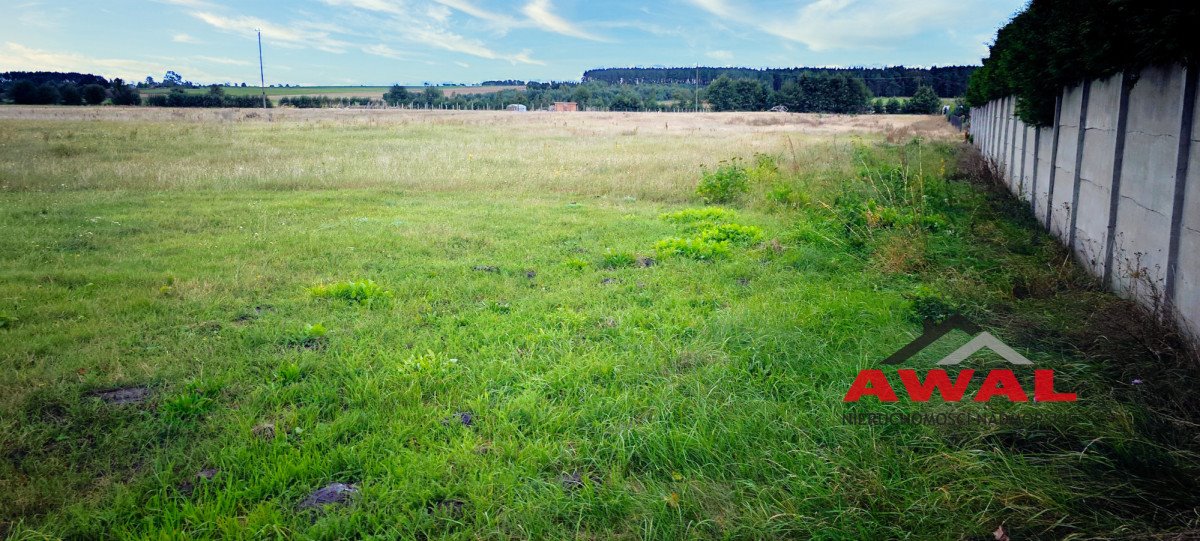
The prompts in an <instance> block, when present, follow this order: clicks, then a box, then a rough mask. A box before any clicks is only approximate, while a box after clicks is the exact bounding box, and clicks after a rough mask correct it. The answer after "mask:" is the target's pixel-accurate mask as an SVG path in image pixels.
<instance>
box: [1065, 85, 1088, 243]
mask: <svg viewBox="0 0 1200 541" xmlns="http://www.w3.org/2000/svg"><path fill="white" fill-rule="evenodd" d="M1091 94H1092V81H1091V80H1087V81H1084V82H1083V93H1082V95H1081V96H1080V103H1079V124H1078V125H1079V138H1078V140H1077V141H1076V144H1075V178H1074V179H1073V181H1072V183H1071V208H1070V213H1071V227H1070V230H1068V231H1067V248H1070V249H1071V251H1072V252H1073V251H1075V224H1076V223H1078V221H1079V182H1080V180H1081V177H1080V172H1081V170H1082V169H1083V140H1084V135H1085V134H1086V133H1087V117H1088V99H1089V98H1090V97H1091Z"/></svg>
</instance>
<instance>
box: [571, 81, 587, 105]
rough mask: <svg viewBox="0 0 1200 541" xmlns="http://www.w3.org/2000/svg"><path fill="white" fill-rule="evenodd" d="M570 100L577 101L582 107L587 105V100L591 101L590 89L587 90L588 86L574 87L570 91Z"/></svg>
mask: <svg viewBox="0 0 1200 541" xmlns="http://www.w3.org/2000/svg"><path fill="white" fill-rule="evenodd" d="M571 101H573V102H575V103H578V104H579V106H580V107H583V106H585V105H587V104H588V102H590V101H592V91H591V90H588V87H586V86H583V85H580V86H578V87H576V88H575V91H574V92H572V93H571Z"/></svg>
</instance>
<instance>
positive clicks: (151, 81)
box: [146, 75, 154, 88]
mask: <svg viewBox="0 0 1200 541" xmlns="http://www.w3.org/2000/svg"><path fill="white" fill-rule="evenodd" d="M146 86H147V87H150V88H153V87H154V77H151V76H149V75H147V76H146Z"/></svg>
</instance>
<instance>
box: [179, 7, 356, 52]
mask: <svg viewBox="0 0 1200 541" xmlns="http://www.w3.org/2000/svg"><path fill="white" fill-rule="evenodd" d="M191 15H192V16H193V17H195V18H197V19H200V20H201V21H204V22H205V23H207V24H209V25H210V26H212V27H214V28H216V29H218V30H221V31H224V32H229V33H232V34H238V35H244V36H252V35H254V30H255V29H260V30H262V33H263V40H264V41H267V42H273V43H276V44H278V45H283V46H287V47H311V48H314V49H319V50H322V51H326V52H330V53H341V52H345V50H346V48H347V47H348V46H349V44H348V43H346V42H345V41H341V40H338V39H335V38H333V37H332V36H331V35H330V34H331V33H332V32H335V31H338V30H339V29H337V28H336V27H333V26H329V25H322V24H316V23H303V22H302V23H293V24H290V25H280V24H275V23H271V22H268V21H264V20H262V19H259V18H257V17H249V16H245V15H237V16H224V15H217V14H215V13H210V12H207V11H193V12H191Z"/></svg>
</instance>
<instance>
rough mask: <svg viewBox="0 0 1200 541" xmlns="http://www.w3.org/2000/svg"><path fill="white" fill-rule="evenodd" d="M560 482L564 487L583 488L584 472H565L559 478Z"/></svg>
mask: <svg viewBox="0 0 1200 541" xmlns="http://www.w3.org/2000/svg"><path fill="white" fill-rule="evenodd" d="M558 483H559V484H560V485H562V487H563V488H564V489H567V490H578V489H580V488H583V474H581V473H579V472H577V471H574V472H571V473H564V474H562V476H560V477H559V478H558Z"/></svg>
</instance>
